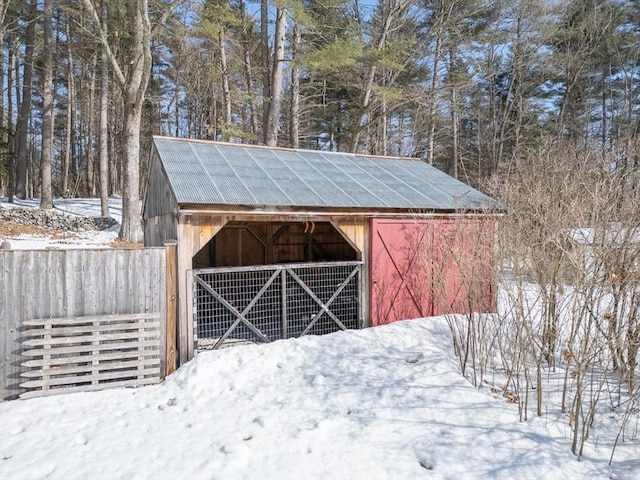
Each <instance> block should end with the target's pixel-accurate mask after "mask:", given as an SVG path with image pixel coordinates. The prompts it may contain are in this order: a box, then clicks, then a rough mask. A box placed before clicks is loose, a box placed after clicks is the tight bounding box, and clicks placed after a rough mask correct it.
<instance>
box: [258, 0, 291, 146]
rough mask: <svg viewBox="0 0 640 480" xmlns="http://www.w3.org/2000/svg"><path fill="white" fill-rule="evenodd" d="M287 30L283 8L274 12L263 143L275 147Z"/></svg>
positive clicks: (278, 126) (285, 14) (280, 104)
mask: <svg viewBox="0 0 640 480" xmlns="http://www.w3.org/2000/svg"><path fill="white" fill-rule="evenodd" d="M286 30H287V13H286V10H285V9H284V8H278V10H277V12H276V32H275V38H274V44H273V65H272V67H273V68H272V71H271V98H270V99H269V109H268V114H267V125H266V133H265V141H264V143H265V145H267V146H269V147H275V146H276V145H277V143H278V130H279V129H280V108H281V107H282V80H283V77H284V70H283V68H284V35H285V31H286Z"/></svg>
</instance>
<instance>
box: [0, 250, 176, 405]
mask: <svg viewBox="0 0 640 480" xmlns="http://www.w3.org/2000/svg"><path fill="white" fill-rule="evenodd" d="M174 262H175V246H174V245H171V246H167V247H166V248H138V249H99V250H98V249H95V250H84V249H83V250H14V251H0V295H1V296H0V401H1V400H7V399H13V398H17V397H18V396H20V395H21V394H25V396H33V395H37V394H47V393H57V392H54V391H52V390H58V389H59V390H60V392H62V391H63V390H65V391H70V390H73V389H76V390H77V389H82V390H96V389H101V388H106V387H110V386H118V385H143V384H147V383H153V382H156V381H159V380H160V379H161V378H163V377H164V375H165V374H166V373H167V365H169V367H168V368H169V372H171V371H172V370H173V363H174V361H173V358H172V356H173V355H174V354H175V351H174V350H173V347H172V346H170V347H169V348H167V342H168V341H169V342H173V344H175V336H174V330H175V326H173V325H170V326H169V329H167V320H168V321H170V322H172V323H173V322H175V315H174V314H172V312H170V314H169V315H167V311H168V310H171V308H172V307H171V305H173V304H174V303H175V293H172V289H173V288H175V285H172V283H173V282H172V281H169V284H168V283H167V277H168V275H167V267H168V266H169V268H171V265H172V264H174ZM167 303H169V308H168V307H167ZM173 308H175V307H173ZM167 332H169V335H167ZM167 336H168V337H169V338H167ZM168 356H169V359H167V357H168ZM27 392H29V393H27Z"/></svg>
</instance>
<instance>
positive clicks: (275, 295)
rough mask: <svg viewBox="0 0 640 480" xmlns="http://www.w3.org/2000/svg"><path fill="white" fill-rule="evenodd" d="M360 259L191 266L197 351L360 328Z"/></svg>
mask: <svg viewBox="0 0 640 480" xmlns="http://www.w3.org/2000/svg"><path fill="white" fill-rule="evenodd" d="M361 268H362V262H326V263H300V264H285V265H265V266H252V267H228V268H226V267H225V268H208V269H198V270H193V303H194V310H193V312H194V313H193V316H194V334H195V346H196V349H197V350H206V349H216V348H219V347H220V346H222V345H229V344H235V343H244V342H271V341H274V340H278V339H283V338H294V337H301V336H303V335H307V334H311V335H322V334H325V333H332V332H336V331H338V330H346V329H354V328H361V326H362V325H361V321H360V318H359V312H360V308H359V303H360V298H359V296H360V294H359V292H360V289H359V284H360V271H361Z"/></svg>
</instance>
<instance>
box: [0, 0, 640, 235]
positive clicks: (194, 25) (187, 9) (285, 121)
mask: <svg viewBox="0 0 640 480" xmlns="http://www.w3.org/2000/svg"><path fill="white" fill-rule="evenodd" d="M0 19H1V20H2V28H1V30H0V47H1V48H0V65H2V75H0V92H2V95H0V113H1V114H0V152H1V154H2V159H1V161H0V195H4V196H8V197H9V199H11V198H12V197H13V196H15V197H18V198H24V197H40V198H41V206H42V207H43V208H51V207H52V198H54V197H75V196H91V197H97V196H100V197H101V198H102V203H103V212H102V213H103V215H108V214H109V212H108V203H107V198H108V196H109V195H112V194H120V195H122V196H123V222H122V230H121V232H120V235H121V237H122V238H124V239H126V240H129V241H140V240H141V239H142V229H141V225H140V192H141V183H143V179H144V178H145V174H146V170H147V152H148V151H149V148H150V140H151V136H152V135H155V134H161V135H171V136H176V137H188V138H208V139H215V140H222V141H231V142H240V143H259V144H265V145H270V146H282V147H292V148H305V149H322V150H331V151H348V152H355V153H365V154H373V155H393V156H407V157H416V158H420V159H422V160H424V161H426V162H429V163H431V164H433V165H435V166H437V167H438V168H440V169H442V170H444V171H446V172H447V173H449V174H451V175H453V176H455V177H457V178H459V179H460V180H462V181H464V182H467V183H469V184H471V185H473V186H476V187H479V188H483V189H485V188H484V186H485V185H486V181H487V180H488V179H491V180H495V179H496V178H498V179H499V178H500V176H501V175H506V174H509V172H512V171H513V169H514V168H515V166H516V165H518V164H519V163H521V162H522V160H523V159H525V160H527V159H528V162H525V163H532V162H533V163H535V159H536V158H541V157H545V152H542V151H541V149H542V150H544V149H546V152H547V154H546V157H548V156H549V155H548V154H549V152H559V153H560V154H562V155H565V156H566V153H567V152H585V151H586V152H589V156H590V158H591V157H592V158H593V162H595V163H598V162H600V163H601V165H600V167H601V168H602V167H603V166H604V169H603V171H605V172H606V173H607V174H610V173H611V172H612V171H616V172H621V174H623V175H625V178H627V177H628V174H629V172H630V171H632V170H633V171H636V172H637V171H638V169H639V165H640V160H639V158H638V155H637V148H636V147H637V142H638V134H639V130H640V2H639V1H638V0H626V1H625V0H556V1H540V0H503V1H500V0H497V1H492V0H377V1H376V0H366V1H359V0H321V1H312V0H311V1H310V0H277V1H273V0H272V1H269V0H262V1H260V2H254V1H247V0H228V1H225V0H171V1H169V0H119V1H117V0H110V1H107V0H60V1H56V2H54V1H52V0H0ZM567 145H570V148H568V147H567ZM562 155H560V156H558V159H557V161H558V162H562V161H563V160H562V158H561V156H562ZM551 156H553V155H551ZM541 168H542V167H541ZM485 190H486V189H485ZM492 193H494V194H496V191H494V192H492ZM498 193H499V190H498Z"/></svg>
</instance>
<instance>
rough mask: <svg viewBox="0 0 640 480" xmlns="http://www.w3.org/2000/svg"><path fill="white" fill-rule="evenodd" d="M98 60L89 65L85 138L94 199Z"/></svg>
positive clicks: (90, 195) (91, 195) (88, 188)
mask: <svg viewBox="0 0 640 480" xmlns="http://www.w3.org/2000/svg"><path fill="white" fill-rule="evenodd" d="M97 60H98V59H97V58H96V57H95V56H93V57H92V59H91V63H90V64H89V70H88V72H87V76H88V77H89V91H88V92H86V93H85V95H86V99H87V100H86V105H87V116H86V118H87V119H86V121H85V122H84V124H85V125H86V133H85V136H84V151H85V155H86V167H87V171H86V178H87V196H88V197H91V198H94V197H95V196H96V193H97V192H96V155H95V148H94V145H95V133H94V131H95V130H94V128H95V117H96V115H95V113H96V108H95V104H96V76H95V75H94V72H95V71H96V66H97Z"/></svg>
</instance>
